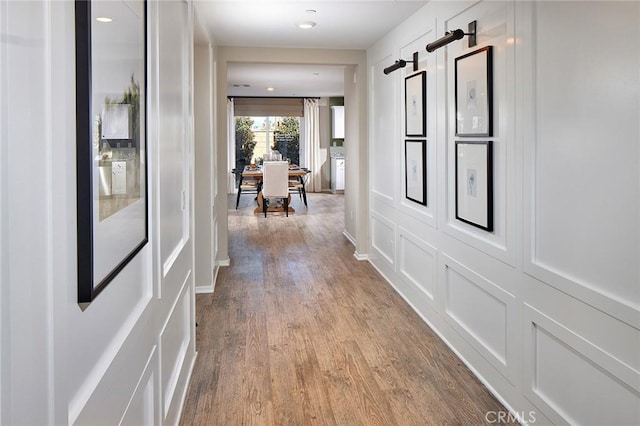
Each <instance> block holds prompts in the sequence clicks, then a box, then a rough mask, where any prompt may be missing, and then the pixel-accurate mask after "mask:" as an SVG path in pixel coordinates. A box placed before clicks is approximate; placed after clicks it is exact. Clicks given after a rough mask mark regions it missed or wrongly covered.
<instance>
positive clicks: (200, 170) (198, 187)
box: [194, 44, 219, 293]
mask: <svg viewBox="0 0 640 426" xmlns="http://www.w3.org/2000/svg"><path fill="white" fill-rule="evenodd" d="M213 54H214V52H213V49H212V47H211V45H210V44H203V45H196V47H195V50H194V56H195V57H194V115H195V116H194V124H195V197H194V198H195V200H194V202H195V212H194V213H195V227H196V229H197V230H198V232H196V235H195V282H196V291H197V292H199V293H200V292H212V291H213V287H214V284H215V276H216V272H217V269H218V267H219V266H218V265H217V264H216V263H215V262H214V259H215V258H216V255H217V254H216V249H215V241H216V238H217V232H216V231H217V230H216V228H217V226H218V218H217V212H216V210H215V209H214V200H215V193H214V192H215V188H216V187H217V185H216V181H215V178H216V175H215V166H214V165H215V158H214V144H213V140H214V131H215V121H214V120H215V111H214V99H215V96H214V91H213V90H214V86H213V84H214V73H213V71H214V70H213Z"/></svg>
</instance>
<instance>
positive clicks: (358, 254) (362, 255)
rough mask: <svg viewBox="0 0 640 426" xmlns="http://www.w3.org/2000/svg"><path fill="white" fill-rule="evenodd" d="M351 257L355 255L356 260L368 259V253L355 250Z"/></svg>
mask: <svg viewBox="0 0 640 426" xmlns="http://www.w3.org/2000/svg"><path fill="white" fill-rule="evenodd" d="M353 257H355V258H356V259H357V260H369V255H368V254H362V253H358V251H357V250H356V251H354V252H353Z"/></svg>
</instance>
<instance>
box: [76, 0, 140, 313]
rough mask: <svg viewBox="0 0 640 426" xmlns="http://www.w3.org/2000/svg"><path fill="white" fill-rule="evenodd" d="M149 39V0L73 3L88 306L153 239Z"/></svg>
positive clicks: (83, 296) (81, 267)
mask: <svg viewBox="0 0 640 426" xmlns="http://www.w3.org/2000/svg"><path fill="white" fill-rule="evenodd" d="M97 18H100V19H97ZM110 25H112V26H110ZM146 45H147V4H146V1H144V0H140V1H133V2H129V4H127V5H125V4H124V3H123V2H106V1H99V2H97V1H91V0H76V1H75V59H76V201H77V206H76V215H77V263H78V264H77V268H78V271H77V280H78V285H77V288H78V298H77V300H78V304H79V305H80V307H81V308H82V309H83V310H84V309H86V308H87V307H88V306H89V304H90V303H91V302H93V301H94V299H95V298H96V296H98V294H100V292H102V291H103V290H104V289H105V288H106V287H107V285H108V284H109V283H110V282H111V281H112V280H113V279H114V278H115V277H116V276H117V275H118V274H119V273H120V272H121V271H122V270H123V269H124V268H125V266H126V265H127V264H128V263H129V262H131V260H132V259H133V258H134V257H135V256H136V255H137V254H138V253H139V252H140V251H141V250H142V248H143V247H144V246H145V245H146V244H147V242H148V240H149V234H148V197H147V166H146V165H147V160H146V156H147V154H146V152H147V150H146V139H147V131H146V130H147V114H146V87H147V66H146V62H147V47H146ZM114 149H115V150H114ZM109 153H110V154H111V156H109ZM112 178H113V179H116V178H117V179H116V181H117V185H115V186H114V185H113V184H112ZM107 181H108V185H107Z"/></svg>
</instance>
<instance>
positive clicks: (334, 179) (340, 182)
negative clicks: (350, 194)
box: [331, 157, 346, 194]
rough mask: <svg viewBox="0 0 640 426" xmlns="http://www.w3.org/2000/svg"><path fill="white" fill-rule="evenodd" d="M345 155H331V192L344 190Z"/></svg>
mask: <svg viewBox="0 0 640 426" xmlns="http://www.w3.org/2000/svg"><path fill="white" fill-rule="evenodd" d="M345 163H346V159H345V158H344V157H331V192H333V193H334V194H335V193H337V192H344V167H345Z"/></svg>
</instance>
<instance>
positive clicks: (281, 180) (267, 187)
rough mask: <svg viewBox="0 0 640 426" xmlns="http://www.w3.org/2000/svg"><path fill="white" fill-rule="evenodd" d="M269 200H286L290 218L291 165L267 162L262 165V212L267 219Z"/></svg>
mask: <svg viewBox="0 0 640 426" xmlns="http://www.w3.org/2000/svg"><path fill="white" fill-rule="evenodd" d="M267 198H275V199H278V198H281V199H283V200H284V210H285V212H286V213H287V216H289V163H288V162H287V161H265V162H264V163H262V210H263V211H264V216H265V217H267V200H266V199H267Z"/></svg>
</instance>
